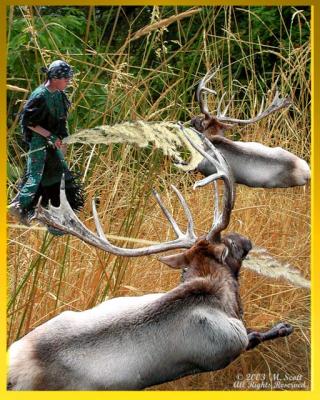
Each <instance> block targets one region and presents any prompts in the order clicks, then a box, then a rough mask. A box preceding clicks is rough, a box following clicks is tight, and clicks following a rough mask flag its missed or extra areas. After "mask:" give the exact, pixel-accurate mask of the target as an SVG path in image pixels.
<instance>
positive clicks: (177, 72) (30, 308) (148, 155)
mask: <svg viewBox="0 0 320 400" xmlns="http://www.w3.org/2000/svg"><path fill="white" fill-rule="evenodd" d="M36 11H37V9H36ZM38 11H39V10H38ZM16 12H17V11H16ZM22 12H24V13H25V15H26V20H27V22H28V24H29V25H28V26H29V28H30V29H31V28H33V31H32V29H31V31H32V32H33V34H34V32H36V29H38V28H36V25H35V19H36V17H37V12H34V10H33V14H32V13H31V12H30V10H28V8H23V9H22ZM28 12H29V14H28ZM119 12H120V11H119ZM218 12H225V15H226V20H225V27H224V28H225V29H224V32H225V33H224V35H223V36H222V37H221V36H217V35H216V34H215V26H214V23H215V18H216V14H217V13H218ZM244 12H246V13H248V14H249V16H250V18H248V30H250V29H252V28H253V25H254V23H257V21H256V19H255V17H254V10H252V9H251V11H250V12H249V11H248V9H245V11H244ZM10 15H11V14H9V18H10ZM165 16H166V14H165V8H158V9H157V8H155V9H154V15H153V18H154V20H153V21H149V22H150V24H148V21H146V28H145V31H142V33H145V32H147V33H149V35H148V34H147V35H146V36H142V39H141V36H139V37H138V38H136V39H135V36H134V33H133V34H131V33H130V32H129V31H128V32H129V33H128V37H127V39H126V41H125V42H124V43H122V44H121V45H119V51H118V53H115V54H108V53H107V52H104V51H103V48H102V47H100V51H101V52H97V51H96V52H95V53H93V54H92V56H91V60H90V62H89V61H88V59H87V56H86V55H87V51H88V48H89V46H87V47H86V48H85V50H84V53H83V54H69V55H67V58H68V60H69V61H70V62H71V63H73V64H75V65H76V66H77V68H78V70H81V71H82V73H81V74H79V75H78V76H77V77H76V79H75V82H74V84H73V87H72V90H71V93H70V94H71V97H72V99H73V104H74V106H73V112H72V116H71V117H70V118H71V124H70V125H71V130H72V131H75V130H77V129H80V128H84V127H93V126H95V125H97V124H101V123H114V122H121V121H124V120H129V119H144V120H158V121H161V120H172V121H175V120H178V119H181V118H182V116H184V118H183V119H184V120H187V119H188V118H191V116H193V115H195V114H197V113H198V112H199V110H198V108H197V104H196V103H195V101H194V99H193V97H192V93H193V91H194V87H195V84H196V83H197V82H198V81H199V79H200V78H201V77H202V73H201V72H200V71H199V68H200V66H201V67H202V69H204V67H206V68H208V69H209V68H211V67H212V66H214V65H218V64H219V63H220V61H221V60H222V58H223V57H224V55H225V53H226V54H228V55H229V62H228V63H225V64H224V65H223V67H222V69H221V73H218V74H217V75H216V77H215V79H214V81H213V82H212V85H213V86H214V88H215V89H216V90H217V91H218V93H219V95H220V96H221V94H222V92H224V91H225V90H227V92H228V94H227V98H229V99H230V98H231V95H232V94H233V93H235V94H236V96H235V98H234V100H233V102H232V104H231V108H230V110H229V113H230V114H231V115H233V116H235V117H239V116H244V117H245V116H248V115H252V114H254V113H255V112H257V111H258V110H259V105H260V100H259V99H260V96H261V93H262V92H266V93H267V97H268V98H269V99H270V96H271V92H269V93H268V89H274V85H275V81H276V78H277V77H278V76H279V80H278V86H279V88H280V90H281V92H282V93H283V94H288V95H290V96H291V97H292V98H293V101H294V107H293V108H292V109H291V110H290V111H286V112H281V113H278V114H276V115H272V116H271V117H270V118H268V119H267V120H263V121H261V122H259V123H258V124H255V126H250V127H247V128H243V129H241V130H238V131H237V136H238V138H241V139H242V140H250V141H251V140H256V141H260V142H261V143H264V144H267V145H270V146H281V147H284V148H286V149H288V150H290V151H292V152H293V153H295V154H297V155H299V156H301V157H303V158H305V159H307V160H309V156H310V132H309V101H310V82H309V78H308V76H309V75H308V64H309V61H310V49H309V43H301V45H300V46H298V47H293V46H292V47H290V46H289V48H286V49H283V48H281V43H280V39H279V38H278V39H279V40H278V42H276V41H275V44H274V46H272V48H271V46H269V45H264V44H263V43H259V42H258V41H257V38H254V37H252V41H251V42H247V41H244V40H243V39H242V37H241V32H239V31H237V25H236V24H234V23H231V22H232V21H233V20H232V18H233V8H232V7H231V8H225V9H219V10H217V9H213V8H205V9H204V10H202V11H201V18H202V22H203V25H202V26H200V27H199V30H198V36H194V37H192V38H189V37H188V35H187V32H186V31H185V28H182V25H181V23H180V21H181V20H180V18H179V16H178V15H177V17H176V21H174V20H173V22H172V23H173V24H174V27H175V29H177V32H178V35H179V37H180V40H181V46H179V48H178V49H177V50H173V51H172V52H165V51H164V48H165V47H166V43H165V36H164V34H165V33H164V30H163V29H162V28H163V26H162V25H161V21H162V20H164V19H165ZM89 17H90V13H89V16H88V18H89ZM280 17H281V10H279V23H280V24H281V18H280ZM28 18H29V19H28ZM38 18H39V17H38ZM90 18H91V17H90ZM188 18H190V26H191V24H192V18H193V14H192V15H191V16H189V17H188ZM115 23H116V22H115ZM155 23H158V25H152V24H155ZM299 23H300V24H302V23H303V18H302V16H301V15H300V16H299ZM88 24H89V21H88ZM88 26H89V25H88ZM150 26H153V27H154V30H153V29H151V28H150ZM148 27H149V28H148ZM148 29H149V31H148ZM168 29H169V28H168ZM204 32H205V35H204ZM49 33H50V27H49V26H48V25H46V23H45V21H43V27H42V34H46V35H48V37H49ZM11 34H12V33H11ZM90 34H92V32H91V30H90V29H89V30H88V35H90ZM140 34H141V32H140ZM287 34H288V35H289V36H290V31H289V32H287ZM135 40H137V41H139V40H145V42H142V44H144V45H146V46H145V49H146V50H145V52H146V53H145V63H142V64H141V65H131V64H130V60H131V58H130V55H131V47H130V46H131V45H132V43H133V41H135ZM195 41H198V43H199V46H198V48H197V50H195V49H194V48H193V43H194V42H195ZM234 41H236V43H237V45H238V46H239V47H240V48H241V49H242V53H243V58H242V59H241V60H232V54H231V53H228V52H229V51H231V50H230V49H231V43H234ZM32 46H33V51H35V52H36V53H37V54H38V57H41V58H43V59H46V60H48V59H54V58H57V57H60V56H61V54H60V53H59V50H57V49H55V48H54V46H53V47H52V48H51V49H50V48H49V49H48V48H42V47H41V46H40V45H39V43H38V42H37V41H34V42H33V44H32ZM154 48H156V49H162V50H163V51H160V52H159V63H158V66H157V67H156V68H154V69H148V67H147V65H148V63H147V61H148V57H149V56H150V54H149V53H150V52H151V50H152V49H154ZM89 50H90V51H91V50H92V51H93V50H95V49H90V48H89ZM190 52H194V58H193V61H192V64H191V65H190V64H185V65H184V64H183V60H184V57H185V58H186V59H187V55H188V54H189V53H190ZM271 52H272V53H273V54H275V55H276V58H277V60H278V61H279V60H280V61H279V62H278V63H277V64H275V66H274V69H273V70H268V71H265V72H264V74H263V76H260V75H259V74H257V73H256V70H255V59H256V58H257V57H262V56H263V57H268V54H271ZM177 55H179V56H180V57H181V60H182V63H181V66H179V68H177V67H176V65H172V64H171V60H172V59H174V57H177ZM188 60H190V58H188ZM240 64H241V65H242V67H243V66H244V68H245V72H246V74H247V83H246V84H244V83H243V82H240V81H238V80H237V66H239V65H240ZM226 72H227V73H226ZM106 74H107V75H106ZM225 77H227V79H228V82H226V81H225ZM8 78H9V82H10V79H11V78H12V77H8ZM25 79H26V81H24V82H25V84H23V80H21V81H20V83H19V84H20V86H24V87H25V88H26V89H28V90H30V89H31V85H30V78H29V76H28V72H27V71H26V76H25ZM156 79H160V80H161V81H162V83H163V91H162V92H161V93H159V94H158V96H157V99H156V100H154V96H155V94H154V92H153V91H151V83H152V82H153V81H154V80H156ZM11 83H12V82H11ZM105 85H107V86H105ZM9 90H12V88H11V89H9ZM13 94H14V96H16V97H12V99H11V101H10V102H9V107H10V105H12V107H13V104H14V99H17V98H18V100H19V101H21V100H23V99H25V98H26V97H25V95H24V93H23V94H22V92H14V93H13ZM92 96H93V99H94V101H92ZM19 104H22V103H18V105H19ZM216 105H217V103H216V99H214V98H210V100H209V107H210V109H212V110H214V109H215V107H216ZM19 107H20V105H19ZM9 113H10V109H9ZM18 135H19V129H18V126H17V119H14V120H12V123H11V125H10V129H9V138H8V144H9V150H10V152H9V162H10V171H9V172H10V173H11V174H12V175H10V176H12V178H11V179H10V180H9V190H8V194H9V196H12V195H13V194H14V193H15V192H16V189H17V186H16V181H15V179H14V177H15V176H16V175H17V174H20V173H21V170H22V167H23V159H21V157H20V155H21V153H22V152H23V149H22V148H21V147H20V145H19V143H18V142H17V137H18ZM68 161H69V163H70V164H71V165H72V167H73V168H76V169H80V170H81V171H82V172H83V181H84V185H85V189H86V206H85V207H84V209H83V211H82V212H81V219H82V220H83V221H84V222H85V224H86V225H87V226H89V227H92V228H93V221H92V213H91V206H90V204H91V199H92V198H94V197H97V198H98V202H99V206H98V212H99V216H100V219H101V222H102V225H103V226H104V228H105V232H106V233H107V234H111V235H114V236H115V238H114V241H115V242H116V243H120V244H121V245H122V246H130V245H133V243H135V245H139V240H141V241H143V242H144V241H145V240H148V241H155V242H159V241H163V240H166V239H168V238H171V237H172V232H171V230H170V228H169V227H168V224H167V222H166V220H165V218H164V217H163V215H162V214H161V211H160V210H159V209H158V207H157V206H156V203H155V201H154V199H153V198H152V196H151V189H152V188H153V187H154V188H156V189H157V190H158V191H159V192H160V193H161V195H162V197H163V199H164V201H165V203H166V204H167V205H168V207H169V209H171V210H172V212H173V215H174V216H175V218H176V219H177V221H178V222H179V224H180V225H181V226H184V224H185V220H184V216H183V212H182V210H181V208H180V207H179V205H178V201H177V199H176V198H175V197H174V196H173V194H172V192H171V191H170V184H171V183H173V184H175V185H176V186H177V187H178V188H179V189H180V190H181V192H182V193H183V195H184V196H185V198H186V200H187V202H188V204H189V205H190V207H191V211H192V214H193V216H194V219H195V225H196V227H197V233H199V234H201V233H203V232H205V230H206V229H208V228H209V226H210V224H211V219H212V207H213V201H212V190H211V189H210V188H206V187H205V188H202V189H201V190H197V191H192V189H191V188H192V185H193V183H194V181H195V180H196V179H199V176H195V175H194V174H186V173H184V172H182V171H179V170H177V169H176V168H175V167H173V165H172V163H171V161H170V160H169V159H167V158H166V157H164V156H163V155H162V153H161V151H160V150H158V149H155V148H152V147H151V146H150V147H149V148H147V149H140V148H138V147H135V146H128V145H123V144H122V145H113V146H105V145H95V146H91V145H89V144H88V145H73V146H70V147H69V150H68ZM309 205H310V193H309V186H308V187H305V188H290V189H276V190H263V189H250V188H246V187H239V186H238V188H237V199H236V204H235V208H234V211H233V214H232V218H231V223H230V226H229V228H228V230H235V231H237V232H239V233H242V234H244V235H246V236H248V237H249V238H250V239H251V240H252V241H253V242H254V243H255V244H256V245H258V246H262V247H264V248H267V249H268V250H269V252H270V253H271V254H272V255H273V256H274V257H276V258H277V259H279V260H283V261H286V262H289V263H291V264H292V265H294V266H295V267H296V268H297V269H299V270H300V271H301V273H302V274H303V275H304V276H305V277H309V264H310V260H309V255H310V252H309V241H310V219H309V217H310V213H309V211H310V207H309ZM8 222H9V231H8V250H9V252H8V254H9V255H8V283H9V293H8V343H11V342H13V341H14V340H16V339H18V338H19V337H21V336H23V335H24V334H26V333H27V332H29V331H30V330H31V329H33V328H34V327H36V326H37V325H39V324H41V323H43V322H45V321H47V320H48V319H50V318H52V317H53V316H55V315H57V314H58V313H60V312H61V311H63V310H79V311H80V310H84V309H87V308H89V307H93V306H94V305H95V304H98V303H100V302H101V301H103V300H105V299H107V298H110V297H113V296H119V295H125V296H133V295H141V294H145V293H150V292H159V291H166V290H169V289H170V288H173V287H175V286H176V285H177V284H178V282H179V273H178V272H175V271H171V270H170V269H169V268H168V267H166V266H163V265H161V264H160V263H159V262H158V261H157V258H156V257H141V258H139V259H127V258H120V257H115V256H113V255H110V254H106V253H104V252H102V251H100V250H97V249H94V248H92V247H89V246H88V245H86V244H84V243H82V242H81V241H80V240H78V239H76V238H74V237H69V236H64V237H60V238H57V237H52V236H51V235H50V234H48V233H46V231H45V230H44V229H43V228H42V227H41V226H39V225H32V226H31V227H30V228H27V227H23V226H19V225H17V222H16V221H15V220H14V219H12V217H9V220H8ZM126 238H127V239H126ZM133 238H134V239H136V241H135V242H133V243H132V241H130V240H132V239H133ZM136 242H137V243H136ZM240 281H241V294H242V299H243V303H244V311H245V322H246V325H247V326H249V327H255V328H259V329H264V328H266V327H269V326H270V325H272V324H274V323H276V322H278V321H286V322H289V323H291V324H292V325H293V326H294V328H295V331H294V333H293V334H292V335H291V336H290V337H289V338H287V339H280V340H278V341H275V342H270V343H267V344H264V345H261V346H260V347H258V348H257V349H255V350H254V351H251V352H248V353H246V354H243V355H242V356H241V357H240V358H238V359H237V360H236V361H235V362H233V363H232V364H231V365H230V366H228V367H227V368H225V369H224V370H222V371H218V372H215V373H206V374H199V375H195V376H192V377H187V378H183V379H180V380H177V381H174V382H172V383H167V384H163V385H159V386H157V387H155V388H153V389H154V390H205V389H207V390H222V389H237V390H241V388H234V386H233V384H234V382H235V381H236V377H237V374H239V373H241V374H242V375H244V376H246V375H247V374H265V381H266V382H268V384H270V387H269V388H275V386H274V385H275V384H276V382H275V377H274V375H273V374H277V373H280V374H281V375H282V376H284V375H283V374H287V375H288V376H291V377H292V376H296V375H298V374H302V376H303V379H302V380H303V382H305V387H302V389H308V388H309V387H310V347H309V344H310V340H309V328H310V324H309V292H308V291H307V290H306V289H301V288H296V287H294V286H292V285H291V284H289V283H288V282H286V281H285V280H272V279H270V278H266V277H263V276H260V275H257V274H254V273H253V272H250V271H248V270H243V271H242V272H241V277H240ZM252 389H254V388H252Z"/></svg>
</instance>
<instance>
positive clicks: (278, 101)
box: [196, 68, 292, 125]
mask: <svg viewBox="0 0 320 400" xmlns="http://www.w3.org/2000/svg"><path fill="white" fill-rule="evenodd" d="M218 70H219V68H218V69H216V70H215V71H214V72H213V73H207V74H206V75H205V76H204V77H203V78H202V79H201V81H200V83H199V85H198V87H197V90H196V99H197V101H198V103H199V107H200V110H201V112H202V113H203V114H204V115H205V119H211V118H215V119H216V120H218V121H219V122H227V123H231V124H240V125H248V124H253V123H255V122H257V121H260V120H261V119H263V118H265V117H267V116H268V115H270V114H272V113H274V112H276V111H278V110H280V109H281V108H285V107H289V106H290V105H291V104H292V100H291V99H290V98H289V97H285V98H280V96H279V91H278V90H277V91H276V94H275V96H274V98H273V100H272V102H271V104H270V105H269V106H268V107H267V108H266V109H265V110H264V109H263V108H264V98H263V99H262V102H261V107H260V111H259V113H258V114H257V115H256V116H255V117H253V118H249V119H238V118H231V117H228V116H226V113H227V110H228V108H229V106H230V103H231V101H230V102H229V103H228V104H227V106H226V107H225V109H224V110H223V111H221V105H222V101H223V99H224V97H225V95H226V92H225V93H223V95H222V97H221V99H220V101H219V104H218V107H217V115H216V116H214V115H211V114H210V112H209V110H208V104H207V99H206V97H204V96H202V93H204V92H208V93H211V94H217V93H216V92H215V91H214V90H212V89H209V88H207V87H206V84H207V82H208V81H209V80H211V79H212V78H213V76H214V75H215V74H216V73H217V71H218Z"/></svg>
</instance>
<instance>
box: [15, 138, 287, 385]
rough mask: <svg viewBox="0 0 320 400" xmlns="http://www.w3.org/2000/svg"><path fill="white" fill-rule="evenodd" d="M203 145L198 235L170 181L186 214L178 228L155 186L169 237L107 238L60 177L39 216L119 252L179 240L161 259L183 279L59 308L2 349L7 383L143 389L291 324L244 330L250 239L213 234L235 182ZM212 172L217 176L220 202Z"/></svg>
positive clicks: (219, 361)
mask: <svg viewBox="0 0 320 400" xmlns="http://www.w3.org/2000/svg"><path fill="white" fill-rule="evenodd" d="M194 145H195V146H197V145H196V144H194ZM207 145H208V146H209V147H210V149H211V152H212V155H211V156H210V155H205V156H206V157H207V159H208V161H209V162H210V163H212V164H213V165H214V168H215V170H216V173H215V174H214V175H212V176H210V177H207V178H204V179H203V180H201V181H198V182H196V184H195V187H198V186H203V185H205V184H208V183H210V182H213V183H214V186H215V211H214V218H213V224H212V227H211V229H210V231H209V232H208V233H207V235H205V236H204V237H200V238H197V236H196V234H195V232H194V224H193V220H192V216H191V212H190V209H189V208H188V206H187V204H186V202H185V200H184V198H183V196H182V194H181V193H180V192H179V191H178V189H176V188H175V187H174V186H172V187H173V190H174V191H175V193H176V194H177V196H178V198H179V200H180V202H181V205H182V207H183V209H184V212H185V215H186V218H187V221H188V225H187V229H186V232H185V233H184V232H182V231H181V230H180V228H179V226H178V224H177V223H176V221H175V220H174V219H173V217H172V215H171V214H170V213H169V211H168V209H167V208H166V207H165V206H164V204H163V202H162V201H161V199H160V197H159V195H158V194H157V193H156V192H154V194H155V197H156V199H157V201H158V203H159V205H160V207H161V209H162V211H163V213H164V214H165V216H166V218H167V219H168V221H169V222H170V224H171V225H172V227H173V230H174V232H175V233H176V236H177V238H176V239H174V240H171V241H167V242H164V243H160V244H156V245H152V246H149V247H144V248H135V249H128V248H125V249H124V248H120V247H117V246H115V245H113V244H111V243H110V242H109V241H108V240H107V238H106V237H105V235H104V233H103V231H102V228H101V225H100V222H99V218H98V214H97V211H96V208H95V204H94V202H93V215H94V220H95V224H96V228H97V232H98V235H96V234H94V233H93V232H92V231H90V230H89V229H88V228H87V227H86V226H85V225H83V224H82V223H81V222H80V220H79V219H78V218H77V216H76V215H75V214H74V212H73V211H72V209H71V207H70V206H69V204H68V202H67V200H66V196H65V192H64V188H63V182H62V188H61V194H60V206H59V207H58V208H57V207H53V206H49V208H48V209H45V208H42V207H41V205H40V204H39V206H38V210H37V215H36V218H37V219H38V220H40V221H42V222H45V223H46V224H50V225H52V226H54V227H55V228H58V229H60V230H62V231H64V232H66V233H69V234H72V235H75V236H77V237H79V238H80V239H82V240H83V241H85V242H86V243H88V244H90V245H93V246H96V247H98V248H100V249H102V250H105V251H107V252H110V253H113V254H116V255H119V256H128V257H138V256H142V255H148V254H155V253H161V252H164V251H167V250H172V249H186V250H185V251H184V252H182V253H179V254H174V255H167V256H163V257H161V258H160V261H162V262H163V263H165V264H167V265H168V266H169V267H171V268H180V269H182V270H183V274H182V283H180V284H179V285H178V286H177V287H176V288H174V289H172V290H170V291H169V292H167V293H154V294H147V295H144V296H140V297H120V298H114V299H111V300H108V301H105V302H104V303H102V304H100V305H98V306H96V307H95V308H93V309H90V310H87V311H83V312H70V311H67V312H63V313H62V314H60V315H58V316H57V317H55V318H53V319H51V320H49V321H48V322H46V323H44V324H43V325H40V326H38V327H37V328H35V329H34V330H33V331H31V332H30V333H29V334H27V335H26V336H24V337H23V338H22V339H20V340H18V341H17V342H15V343H13V344H12V345H11V347H10V349H9V379H8V388H9V389H11V390H133V389H143V388H146V387H149V386H152V385H156V384H160V383H162V382H167V381H171V380H173V379H177V378H179V377H183V376H186V375H190V374H195V373H199V372H204V371H214V370H218V369H221V368H224V367H226V366H227V365H228V364H229V363H231V362H232V361H233V360H234V359H235V358H237V357H238V356H239V355H240V354H241V353H242V352H244V351H246V350H249V349H251V348H253V347H255V346H256V345H258V344H259V343H261V342H263V341H266V340H270V339H275V338H278V337H281V336H287V335H289V334H290V333H291V332H292V327H291V326H290V325H288V324H285V323H279V324H278V325H276V326H274V327H273V328H271V329H270V330H268V331H266V332H256V331H252V332H250V333H248V331H247V329H246V328H245V326H244V323H243V320H242V306H241V300H240V296H239V283H238V275H239V270H240V267H241V263H242V261H243V259H244V258H245V257H246V255H247V254H248V252H249V251H250V249H251V242H250V240H248V239H247V238H245V237H243V236H241V235H239V234H237V233H228V234H226V235H224V236H223V237H222V236H221V232H222V231H223V230H224V229H226V227H227V226H228V224H229V219H230V214H231V211H232V208H233V205H234V197H235V192H234V184H233V179H232V174H230V171H229V167H228V164H227V163H226V162H225V160H224V158H223V156H221V154H220V153H219V151H217V150H216V149H215V148H214V146H213V145H212V144H211V143H207ZM198 149H199V151H203V150H202V149H201V148H198ZM204 154H205V153H204ZM217 179H222V180H223V182H224V196H223V206H222V207H220V204H219V196H218V189H217V184H216V180H217ZM220 208H222V210H220Z"/></svg>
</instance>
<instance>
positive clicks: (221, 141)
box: [191, 71, 310, 188]
mask: <svg viewBox="0 0 320 400" xmlns="http://www.w3.org/2000/svg"><path fill="white" fill-rule="evenodd" d="M216 72H217V71H215V72H214V73H213V74H210V73H208V74H206V75H205V77H204V78H203V79H201V81H200V83H199V85H198V87H197V90H196V99H197V101H198V103H199V107H200V111H201V113H202V114H203V115H204V117H194V118H193V119H192V120H191V124H192V125H193V127H194V128H195V129H196V130H197V131H199V132H202V133H204V135H205V136H206V137H207V138H208V139H209V140H210V141H211V143H213V144H214V145H215V147H216V148H217V149H218V150H219V151H220V152H221V153H222V154H223V156H224V157H225V159H226V160H227V162H228V164H229V165H230V168H231V170H232V172H233V175H234V179H235V182H236V183H240V184H243V185H247V186H250V187H262V188H286V187H291V186H302V185H305V184H306V183H307V182H308V181H309V180H310V168H309V166H308V164H307V162H306V161H304V160H302V159H301V158H299V157H297V156H296V155H294V154H292V153H290V152H289V151H287V150H284V149H282V148H281V147H275V148H271V147H267V146H265V145H263V144H261V143H257V142H242V141H233V140H230V139H228V138H225V137H224V132H225V131H226V130H229V129H233V128H234V127H236V126H238V125H242V126H243V125H249V124H253V123H255V122H257V121H260V120H261V119H263V118H265V117H267V116H268V115H270V114H272V113H274V112H276V111H278V110H280V109H282V108H285V107H288V106H290V105H291V100H290V99H289V98H280V97H279V93H278V91H277V92H276V94H275V97H274V99H273V100H272V102H271V104H270V105H269V106H268V107H267V108H266V109H264V102H262V104H261V108H260V112H259V113H258V115H256V116H255V117H253V118H250V119H238V118H231V117H228V116H227V115H226V113H227V110H228V108H229V105H230V103H229V104H228V105H227V107H226V108H225V109H224V110H223V111H221V105H222V102H223V98H224V96H225V93H224V95H223V96H222V98H221V99H220V101H219V104H218V107H217V115H212V114H211V113H210V112H209V109H208V104H207V98H206V94H207V93H209V94H216V92H215V91H214V90H212V89H210V88H208V87H207V86H206V85H207V83H208V81H209V80H210V79H212V77H213V76H214V75H215V74H216ZM209 152H210V150H209ZM197 171H199V172H201V173H202V174H203V175H204V176H208V175H211V174H213V173H214V172H215V167H214V166H213V165H212V164H211V163H210V162H209V161H208V160H207V159H206V158H204V159H203V161H201V162H200V163H199V165H198V166H197Z"/></svg>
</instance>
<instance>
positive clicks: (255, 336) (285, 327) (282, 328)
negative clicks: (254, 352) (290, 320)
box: [246, 322, 293, 350]
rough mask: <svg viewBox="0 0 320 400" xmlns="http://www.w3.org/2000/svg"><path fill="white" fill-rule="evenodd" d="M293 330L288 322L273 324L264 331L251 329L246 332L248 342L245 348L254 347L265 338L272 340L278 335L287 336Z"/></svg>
mask: <svg viewBox="0 0 320 400" xmlns="http://www.w3.org/2000/svg"><path fill="white" fill-rule="evenodd" d="M292 332H293V327H292V326H291V325H290V324H286V323H283V322H281V323H279V324H277V325H275V326H273V327H272V328H271V329H269V330H268V331H266V332H257V331H252V332H250V333H248V339H249V344H248V346H247V348H246V350H251V349H254V348H255V347H256V346H258V345H259V344H260V343H262V342H265V341H266V340H273V339H277V338H279V337H284V336H289V335H290V334H291V333H292Z"/></svg>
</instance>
